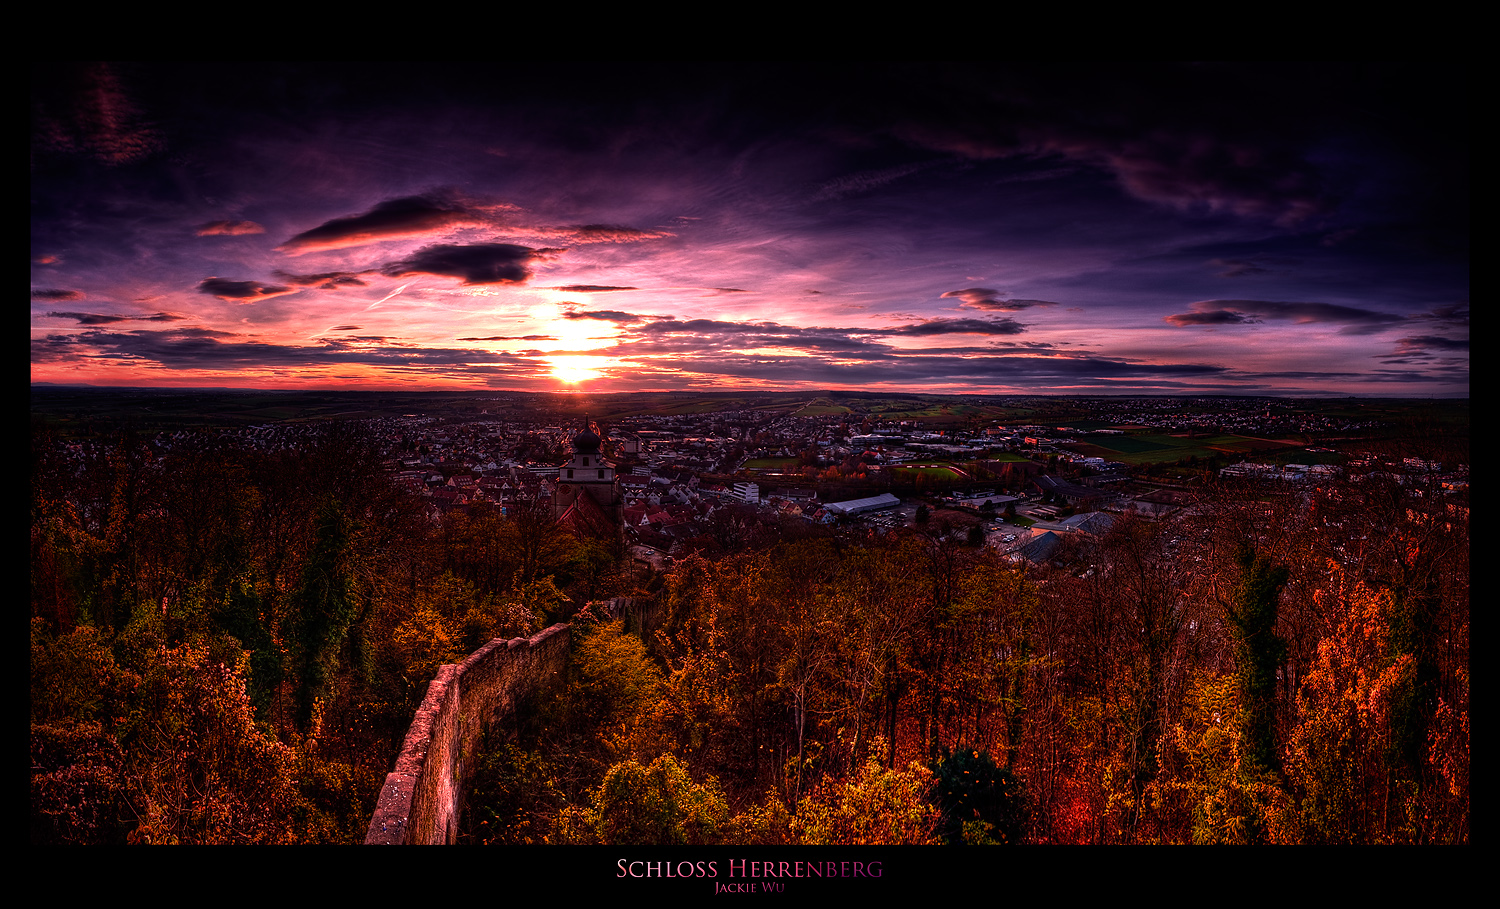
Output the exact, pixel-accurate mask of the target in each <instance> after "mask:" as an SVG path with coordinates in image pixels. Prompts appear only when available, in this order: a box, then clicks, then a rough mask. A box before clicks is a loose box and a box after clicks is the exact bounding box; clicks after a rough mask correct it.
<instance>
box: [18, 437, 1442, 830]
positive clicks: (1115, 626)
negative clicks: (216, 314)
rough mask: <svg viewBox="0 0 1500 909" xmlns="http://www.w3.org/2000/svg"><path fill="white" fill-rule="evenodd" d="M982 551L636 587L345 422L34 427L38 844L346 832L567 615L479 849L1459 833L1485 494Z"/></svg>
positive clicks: (847, 555)
mask: <svg viewBox="0 0 1500 909" xmlns="http://www.w3.org/2000/svg"><path fill="white" fill-rule="evenodd" d="M975 542H976V541H974V540H973V539H972V538H971V537H966V536H965V535H964V534H962V533H954V532H953V529H952V528H950V527H947V526H945V525H944V524H943V523H942V522H940V521H935V522H931V523H929V524H927V525H925V526H922V527H919V528H914V529H906V530H900V531H890V532H884V531H882V532H879V533H876V532H873V531H870V530H868V529H866V528H863V527H860V528H841V527H838V526H831V527H820V526H816V525H813V524H809V523H805V522H787V523H782V524H774V525H764V526H762V527H758V528H752V529H751V532H741V533H734V534H726V535H725V536H724V539H723V540H721V541H719V543H718V545H717V546H716V547H715V548H714V549H713V550H712V551H711V552H707V553H705V554H704V555H701V556H695V557H692V558H688V559H684V560H681V561H679V562H678V563H677V564H676V565H674V566H673V567H672V568H671V569H670V570H668V571H666V572H664V573H653V572H642V571H640V570H638V569H636V568H633V567H632V566H631V563H630V562H629V560H628V559H626V558H625V557H624V554H623V553H622V551H621V547H620V545H619V544H618V542H615V541H609V540H603V541H601V540H598V539H590V538H587V537H578V536H575V535H573V534H570V533H569V532H568V531H567V530H566V529H565V528H563V527H560V526H558V525H557V524H556V523H555V521H554V520H553V518H552V511H551V507H550V503H544V502H537V503H532V504H531V505H530V506H525V505H523V507H520V508H516V509H513V510H512V513H511V514H508V515H502V514H501V513H500V512H499V511H498V510H480V509H475V510H471V511H469V512H467V513H460V512H456V511H455V512H451V513H449V514H447V515H446V516H444V517H443V518H442V519H441V520H436V521H435V520H433V519H432V518H430V517H429V516H428V514H427V513H426V512H425V511H424V510H423V508H422V507H420V502H419V501H418V500H417V499H416V498H414V497H412V496H410V495H409V494H407V493H405V492H402V491H399V490H397V489H396V488H395V487H394V486H393V485H392V484H391V482H390V480H389V479H388V477H387V475H386V473H385V472H384V470H383V469H382V465H381V463H380V460H379V457H378V456H377V455H376V454H375V453H374V447H373V446H371V445H370V444H368V440H367V439H364V438H362V436H361V433H360V429H359V426H358V424H356V423H340V422H329V423H327V424H325V426H324V427H323V429H322V430H321V432H320V433H319V434H318V435H317V437H316V438H314V439H311V440H310V441H308V442H307V443H306V444H305V445H303V446H302V447H300V448H297V449H289V450H284V451H280V452H262V451H253V450H249V449H245V448H240V447H237V446H235V445H232V444H227V443H222V442H219V441H216V440H215V437H214V436H212V435H209V434H204V435H203V436H202V437H201V438H200V439H199V441H198V442H197V443H196V444H183V445H178V446H177V447H174V448H172V449H171V450H170V451H163V450H161V449H159V448H156V447H153V446H152V445H150V444H148V443H147V442H145V441H144V440H142V439H140V438H137V437H134V436H132V435H131V434H129V433H127V432H120V433H116V434H113V435H111V436H109V437H107V438H104V437H101V438H99V439H97V440H95V441H93V442H89V443H81V442H79V441H77V440H67V439H64V438H62V437H59V436H57V435H55V434H53V433H51V432H49V431H48V430H46V429H45V428H41V429H34V430H33V437H32V477H31V524H30V547H31V576H30V592H31V612H30V647H31V657H30V675H31V697H30V724H31V726H30V728H31V733H30V752H31V782H30V825H29V828H30V834H29V835H30V841H31V842H32V843H33V844H54V843H58V844H60V843H77V844H87V843H163V844H164V843H181V844H189V843H194V844H216V843H308V844H312V843H358V842H360V841H362V839H363V838H364V833H365V826H366V824H367V823H368V821H369V817H370V813H371V811H372V810H373V807H374V803H375V798H376V795H377V793H378V791H379V788H380V785H381V782H382V780H383V779H384V776H385V774H386V773H387V771H389V769H390V767H391V764H392V761H393V759H394V757H395V754H396V752H397V749H398V748H399V746H400V743H401V740H402V737H403V735H404V734H405V731H406V728H407V725H408V724H409V723H410V721H411V717H412V713H413V711H414V710H415V708H416V706H417V704H418V703H419V702H420V699H421V697H422V694H423V692H424V690H425V686H426V683H427V682H428V681H429V680H430V679H431V678H432V676H433V674H434V673H435V672H436V670H437V668H438V667H439V666H441V665H443V664H445V663H452V662H456V661H458V660H461V659H462V658H463V657H464V656H465V655H466V654H468V653H470V652H471V651H473V650H474V649H476V648H477V647H479V646H480V645H481V644H483V643H484V642H486V641H488V640H490V639H492V638H495V637H502V638H509V637H515V636H519V635H528V634H532V633H535V632H536V631H538V630H540V629H542V628H544V627H546V626H548V625H550V624H552V623H555V622H559V621H570V622H572V634H573V648H572V664H571V666H570V670H569V674H568V678H567V681H566V684H565V685H564V686H563V687H561V688H560V689H559V690H558V691H557V692H555V694H553V695H552V696H550V697H548V698H546V699H544V700H542V701H540V702H539V703H537V704H536V705H534V708H533V709H532V710H531V711H529V713H528V715H527V716H526V717H524V718H523V719H522V720H521V721H520V722H519V723H518V724H517V728H515V729H513V730H511V734H509V735H507V736H504V737H498V736H497V738H496V740H495V741H492V742H490V743H489V744H488V745H487V748H486V751H485V753H484V755H483V756H482V758H481V761H480V763H481V766H480V770H479V773H478V776H477V779H476V782H475V785H474V789H473V791H472V792H471V793H469V803H468V809H467V811H466V813H465V824H466V829H465V831H464V833H463V839H464V841H465V842H472V843H490V844H542V843H555V844H564V843H593V844H599V843H604V844H671V843H678V844H730V843H736V844H747V843H755V844H781V845H793V844H855V845H858V844H875V843H900V844H971V845H978V844H1007V843H1030V844H1147V843H1200V844H1210V843H1243V844H1252V843H1268V844H1315V843H1317V844H1321V843H1334V844H1451V843H1466V842H1468V839H1469V739H1470V734H1469V578H1470V572H1469V514H1468V499H1467V492H1466V491H1461V492H1457V493H1452V492H1448V491H1445V490H1443V489H1441V488H1439V487H1437V486H1436V485H1435V484H1431V483H1429V484H1427V485H1426V486H1424V485H1423V483H1422V481H1421V477H1420V476H1419V475H1413V476H1408V477H1398V476H1393V475H1390V474H1387V473H1382V472H1380V471H1376V470H1371V471H1367V472H1363V473H1355V472H1351V473H1347V474H1344V475H1342V476H1341V477H1339V478H1338V479H1336V480H1329V481H1327V482H1324V483H1322V484H1321V485H1319V486H1317V487H1316V488H1310V487H1306V486H1279V487H1273V486H1266V485H1257V484H1251V483H1234V482H1227V481H1225V482H1219V483H1215V484H1213V485H1212V486H1211V487H1209V488H1207V489H1206V490H1204V492H1203V495H1202V498H1201V500H1200V502H1199V504H1198V505H1197V506H1195V507H1193V508H1190V509H1185V510H1183V511H1182V512H1180V513H1179V514H1178V516H1177V517H1174V518H1171V519H1162V520H1148V519H1146V518H1143V517H1139V516H1135V515H1129V514H1127V515H1124V516H1122V517H1121V518H1120V519H1119V520H1118V521H1117V522H1116V523H1115V525H1114V526H1113V528H1112V529H1111V530H1110V531H1109V532H1108V533H1106V534H1103V535H1102V536H1097V537H1095V536H1089V535H1084V534H1075V535H1070V536H1069V537H1068V538H1067V540H1066V543H1065V545H1064V546H1063V547H1062V548H1061V549H1060V550H1059V551H1058V553H1057V554H1055V555H1054V556H1053V557H1052V558H1050V559H1049V560H1048V561H1047V563H1046V564H1043V565H1027V564H1024V563H1015V562H1010V561H1007V560H1006V559H1004V558H1003V557H1001V556H1000V555H998V554H997V553H996V552H995V551H994V550H992V549H987V548H985V547H983V546H979V545H975ZM611 596H627V597H631V598H633V599H634V601H636V602H639V603H644V604H648V605H649V607H650V612H651V614H652V615H654V616H656V617H657V619H656V620H655V621H654V622H653V623H652V624H651V627H627V626H626V625H625V624H623V623H621V622H620V621H611V620H610V619H609V617H608V616H606V615H605V614H604V613H603V612H602V611H601V610H600V609H599V607H598V606H597V605H594V604H597V603H598V602H599V601H601V600H603V599H604V598H606V597H611Z"/></svg>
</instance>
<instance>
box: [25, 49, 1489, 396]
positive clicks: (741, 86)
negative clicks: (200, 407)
mask: <svg viewBox="0 0 1500 909" xmlns="http://www.w3.org/2000/svg"><path fill="white" fill-rule="evenodd" d="M1466 78H1467V71H1466V70H1465V69H1463V68H1460V67H1457V66H1455V67H1453V68H1442V67H1434V66H1431V65H1420V66H1419V65H1413V64H1407V65H1380V66H1376V65H1369V64H1364V65H1344V64H1341V65H1315V64H1299V65H1247V64H1213V63H1197V64H1153V65H1144V64H1142V65H1122V64H1113V65H1108V66H1104V65H1094V66H1087V65H1078V64H1047V65H1042V64H1016V65H1003V64H970V63H964V64H907V65H896V64H883V65H874V64H820V65H746V64H739V65H731V64H702V63H675V64H630V63H610V64H573V63H566V62H558V63H553V64H546V65H539V64H535V63H528V64H514V65H500V64H472V65H467V64H463V65H448V64H411V63H400V64H358V65H350V64H252V63H244V62H236V63H226V64H221V65H210V64H181V65H143V64H39V65H37V66H35V67H34V68H33V70H32V85H31V89H32V92H31V98H32V107H31V117H32V120H31V123H32V143H31V164H30V166H31V263H32V264H31V378H32V381H33V382H52V383H89V384H95V385H133V386H218V387H222V386H234V387H257V388H323V389H337V388H374V389H379V388H397V387H401V388H408V389H411V388H432V389H474V390H484V389H532V390H553V389H568V388H579V389H586V390H590V391H644V390H660V389H698V390H711V389H722V388H733V387H756V388H778V389H808V390H818V389H835V388H852V389H870V390H878V389H890V390H902V391H932V392H942V393H968V392H973V393H984V394H1011V393H1027V394H1029V393H1057V394H1091V395H1092V394H1286V395H1310V394H1319V395H1366V396H1427V395H1439V396H1467V395H1468V392H1469V327H1468V326H1469V266H1468V256H1469V249H1468V243H1469V240H1468V238H1469V205H1468V197H1469V160H1468V116H1469V115H1468V106H1467V100H1466V97H1465V94H1464V93H1465V90H1466V89H1465V85H1464V82H1465V80H1466Z"/></svg>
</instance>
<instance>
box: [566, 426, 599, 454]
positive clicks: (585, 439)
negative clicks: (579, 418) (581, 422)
mask: <svg viewBox="0 0 1500 909" xmlns="http://www.w3.org/2000/svg"><path fill="white" fill-rule="evenodd" d="M602 442H603V440H602V439H600V438H599V437H598V436H596V435H594V431H593V430H592V429H589V428H588V427H587V426H585V427H584V429H583V432H580V433H579V434H578V435H576V436H574V437H573V450H574V451H579V452H583V451H598V450H599V446H600V444H602Z"/></svg>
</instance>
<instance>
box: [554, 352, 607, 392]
mask: <svg viewBox="0 0 1500 909" xmlns="http://www.w3.org/2000/svg"><path fill="white" fill-rule="evenodd" d="M546 360H547V362H549V363H551V364H552V377H553V378H554V379H557V380H558V381H559V382H566V383H568V384H569V385H575V384H577V383H579V382H587V381H588V380H590V379H597V378H600V377H601V376H603V375H604V373H603V372H602V371H601V370H603V369H604V368H605V367H607V366H609V365H610V361H609V360H608V359H607V358H605V357H576V356H566V357H547V358H546Z"/></svg>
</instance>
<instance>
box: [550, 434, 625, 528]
mask: <svg viewBox="0 0 1500 909" xmlns="http://www.w3.org/2000/svg"><path fill="white" fill-rule="evenodd" d="M602 447H603V440H602V439H600V438H599V436H598V435H597V434H596V433H595V432H594V430H593V429H592V427H591V426H590V425H589V423H588V421H587V420H585V421H584V428H583V432H580V433H579V434H578V435H576V436H574V437H573V459H572V460H570V461H569V462H568V463H566V464H564V465H563V466H561V467H559V468H558V469H557V494H556V495H555V496H554V498H553V500H552V511H553V515H554V516H556V517H557V518H558V519H561V518H562V517H563V516H564V515H565V514H567V512H568V509H570V508H573V507H574V506H575V504H576V503H577V502H578V500H579V498H580V497H582V496H587V497H588V498H589V499H591V500H592V504H593V505H596V506H598V510H599V511H602V512H603V513H604V515H605V516H606V517H608V518H609V520H610V521H611V522H613V523H614V524H617V525H618V524H619V523H620V493H619V490H618V489H617V488H616V486H615V468H614V465H613V464H610V463H609V462H608V461H606V460H604V456H603V454H602V453H601V449H602ZM581 507H583V508H588V505H584V506H581ZM588 510H590V511H593V509H592V508H589V509H588Z"/></svg>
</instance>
